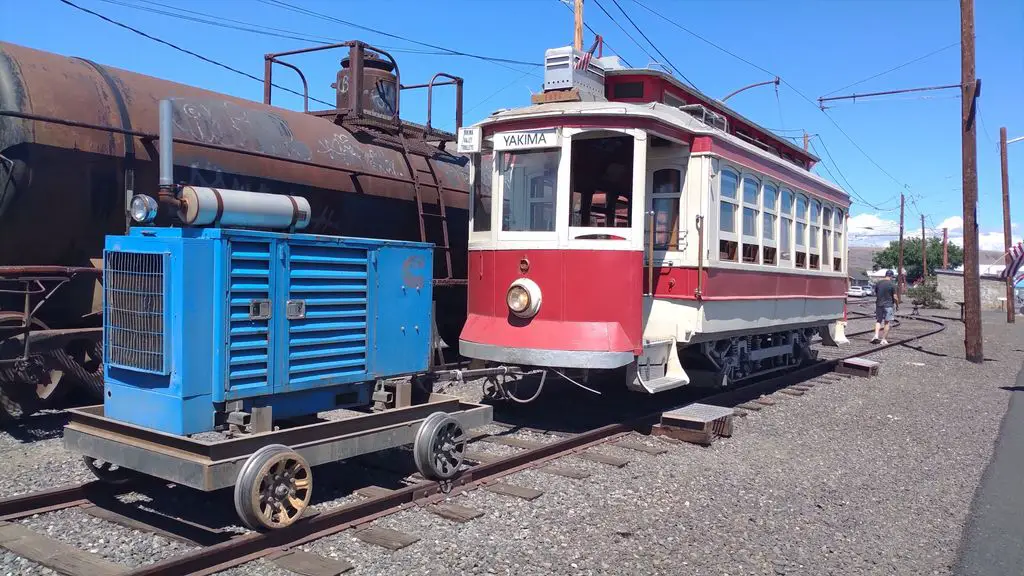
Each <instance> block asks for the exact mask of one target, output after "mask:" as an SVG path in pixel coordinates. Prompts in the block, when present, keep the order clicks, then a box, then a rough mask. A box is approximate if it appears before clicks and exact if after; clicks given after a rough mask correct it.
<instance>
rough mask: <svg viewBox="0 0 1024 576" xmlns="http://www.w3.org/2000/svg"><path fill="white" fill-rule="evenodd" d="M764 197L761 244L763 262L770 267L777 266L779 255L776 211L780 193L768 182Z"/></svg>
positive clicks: (765, 186)
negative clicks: (776, 235) (776, 236)
mask: <svg viewBox="0 0 1024 576" xmlns="http://www.w3.org/2000/svg"><path fill="white" fill-rule="evenodd" d="M762 196H763V199H764V204H763V206H764V215H763V221H762V223H761V232H762V235H761V237H762V240H761V242H762V244H763V246H762V247H761V262H762V263H763V264H766V265H769V266H774V265H775V264H776V260H777V254H778V248H777V244H776V238H775V223H776V219H777V218H778V216H777V215H776V211H777V209H778V207H777V205H778V197H779V191H778V189H777V188H776V187H775V185H774V184H772V183H770V182H766V183H765V185H764V191H763V193H762Z"/></svg>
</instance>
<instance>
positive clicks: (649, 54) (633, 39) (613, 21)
mask: <svg viewBox="0 0 1024 576" xmlns="http://www.w3.org/2000/svg"><path fill="white" fill-rule="evenodd" d="M594 4H595V5H596V6H597V7H598V8H600V9H601V12H604V15H605V16H607V17H608V19H609V20H611V22H612V24H615V26H616V27H617V28H618V29H619V30H622V33H623V34H625V35H626V38H629V39H630V40H631V41H632V42H633V44H636V46H637V48H639V49H640V51H642V52H643V53H644V54H647V57H648V58H650V59H651V60H653V61H655V62H657V61H658V59H657V58H655V57H654V56H653V55H652V54H651V53H650V52H648V51H647V49H646V48H644V45H643V44H641V43H640V42H638V41H637V39H636V38H633V35H632V34H630V33H629V31H627V30H626V29H625V28H623V27H622V24H619V21H618V20H616V19H615V17H614V16H612V15H611V13H609V12H608V11H607V10H605V8H604V6H602V5H601V3H600V2H599V1H598V0H594Z"/></svg>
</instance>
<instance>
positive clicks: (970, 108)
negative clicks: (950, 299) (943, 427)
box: [960, 0, 985, 364]
mask: <svg viewBox="0 0 1024 576" xmlns="http://www.w3.org/2000/svg"><path fill="white" fill-rule="evenodd" d="M978 89H979V86H978V82H977V81H976V79H975V77H974V0H960V90H961V98H960V101H961V103H962V107H961V115H960V120H961V126H962V131H961V146H960V147H961V156H962V161H963V191H964V355H965V357H966V358H967V360H968V361H969V362H974V363H977V364H980V363H982V362H983V361H984V359H985V353H984V351H983V350H982V341H981V286H980V285H979V278H978V276H979V275H980V273H981V268H980V263H979V261H978V138H977V133H976V130H975V126H976V124H977V122H975V114H976V112H977V101H976V98H977V96H978Z"/></svg>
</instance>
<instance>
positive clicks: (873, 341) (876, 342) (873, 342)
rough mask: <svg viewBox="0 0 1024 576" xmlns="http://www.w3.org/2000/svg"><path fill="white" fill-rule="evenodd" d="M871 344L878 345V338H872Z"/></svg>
mask: <svg viewBox="0 0 1024 576" xmlns="http://www.w3.org/2000/svg"><path fill="white" fill-rule="evenodd" d="M871 343H872V344H878V336H875V337H874V338H872V339H871Z"/></svg>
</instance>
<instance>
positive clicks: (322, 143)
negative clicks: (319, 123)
mask: <svg viewBox="0 0 1024 576" xmlns="http://www.w3.org/2000/svg"><path fill="white" fill-rule="evenodd" d="M316 151H317V154H323V155H324V156H326V157H327V158H330V160H331V161H332V162H334V163H338V162H340V163H341V164H342V165H344V166H345V167H347V168H352V169H353V170H359V171H362V170H366V169H369V170H370V171H372V172H376V173H378V174H383V175H385V176H392V177H395V178H402V177H404V176H405V173H404V172H403V171H402V170H400V169H399V167H398V166H399V164H398V162H397V161H396V160H397V157H398V154H397V153H395V152H391V151H385V150H382V149H379V148H373V147H369V146H364V145H362V144H360V143H359V142H357V141H356V140H355V138H353V137H352V136H351V135H350V134H347V133H345V132H336V133H334V134H332V135H331V136H325V137H323V138H321V139H320V140H319V142H317V149H316Z"/></svg>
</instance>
